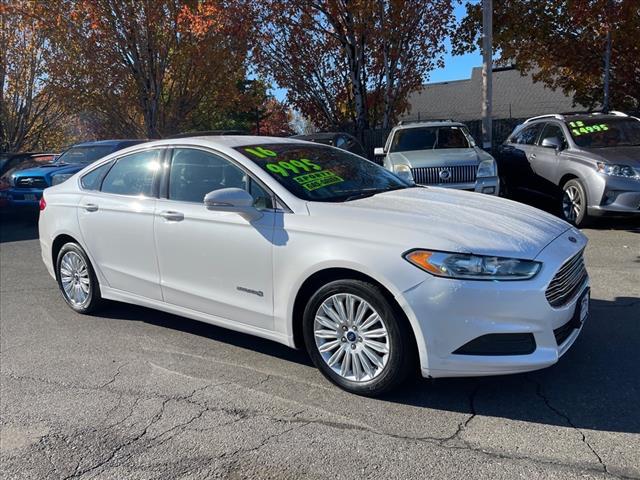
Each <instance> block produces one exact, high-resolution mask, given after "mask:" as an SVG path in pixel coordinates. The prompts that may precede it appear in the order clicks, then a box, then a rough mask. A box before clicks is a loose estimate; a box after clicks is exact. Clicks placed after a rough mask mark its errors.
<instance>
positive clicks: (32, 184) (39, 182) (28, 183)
mask: <svg viewBox="0 0 640 480" xmlns="http://www.w3.org/2000/svg"><path fill="white" fill-rule="evenodd" d="M48 186H49V185H47V181H46V180H45V179H44V177H18V178H16V187H18V188H47V187H48Z"/></svg>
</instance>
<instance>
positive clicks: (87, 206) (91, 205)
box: [84, 203, 98, 212]
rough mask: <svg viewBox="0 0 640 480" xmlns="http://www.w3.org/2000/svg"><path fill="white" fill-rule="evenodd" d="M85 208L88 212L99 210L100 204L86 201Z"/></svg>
mask: <svg viewBox="0 0 640 480" xmlns="http://www.w3.org/2000/svg"><path fill="white" fill-rule="evenodd" d="M84 209H85V210H86V211H87V212H97V211H98V205H96V204H95V203H85V204H84Z"/></svg>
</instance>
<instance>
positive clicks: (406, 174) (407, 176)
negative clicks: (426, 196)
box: [393, 164, 413, 184]
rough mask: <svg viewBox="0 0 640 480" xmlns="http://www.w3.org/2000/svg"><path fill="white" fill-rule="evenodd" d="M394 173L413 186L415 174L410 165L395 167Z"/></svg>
mask: <svg viewBox="0 0 640 480" xmlns="http://www.w3.org/2000/svg"><path fill="white" fill-rule="evenodd" d="M393 172H394V173H395V174H396V175H397V176H399V177H400V178H401V179H402V180H404V181H405V182H409V183H410V184H413V174H412V173H411V167H409V165H404V164H400V165H394V166H393Z"/></svg>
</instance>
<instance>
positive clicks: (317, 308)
mask: <svg viewBox="0 0 640 480" xmlns="http://www.w3.org/2000/svg"><path fill="white" fill-rule="evenodd" d="M407 330H408V329H407V326H406V322H405V320H404V319H403V318H398V314H397V313H396V312H395V311H394V309H393V308H392V307H391V305H390V304H389V302H387V300H386V299H385V298H384V294H383V293H382V291H381V290H380V289H379V288H378V287H377V286H375V285H371V284H369V283H366V282H362V281H358V280H338V281H335V282H331V283H329V284H327V285H325V286H324V287H322V288H320V289H319V290H318V291H317V292H316V294H315V295H313V297H312V298H311V299H310V300H309V303H308V304H307V308H306V309H305V315H304V334H305V343H306V346H307V349H308V350H309V353H310V355H311V358H312V359H313V362H314V364H315V365H316V366H317V367H318V368H319V369H320V371H321V372H322V373H323V374H324V375H325V376H326V377H327V378H329V379H330V380H331V381H333V382H334V383H336V384H338V385H339V386H341V387H342V388H344V389H345V390H348V391H350V392H353V393H357V394H360V395H369V396H374V395H379V394H381V393H383V392H385V391H387V390H390V389H391V388H393V387H395V386H396V385H398V384H399V383H400V382H402V380H404V379H405V377H406V375H407V373H408V372H410V371H411V370H412V368H411V363H412V362H413V357H412V350H411V348H410V343H409V339H410V338H412V336H411V335H410V334H409V333H408V332H407Z"/></svg>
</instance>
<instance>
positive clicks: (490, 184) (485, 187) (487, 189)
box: [423, 177, 500, 195]
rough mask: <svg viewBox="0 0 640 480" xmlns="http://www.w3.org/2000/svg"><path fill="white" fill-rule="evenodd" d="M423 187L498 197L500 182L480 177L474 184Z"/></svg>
mask: <svg viewBox="0 0 640 480" xmlns="http://www.w3.org/2000/svg"><path fill="white" fill-rule="evenodd" d="M423 186H425V187H439V188H453V189H455V190H467V191H469V192H477V193H484V194H487V195H498V194H499V193H500V180H499V178H498V177H480V178H478V179H476V181H475V182H469V183H439V184H429V185H426V184H425V185H423Z"/></svg>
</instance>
